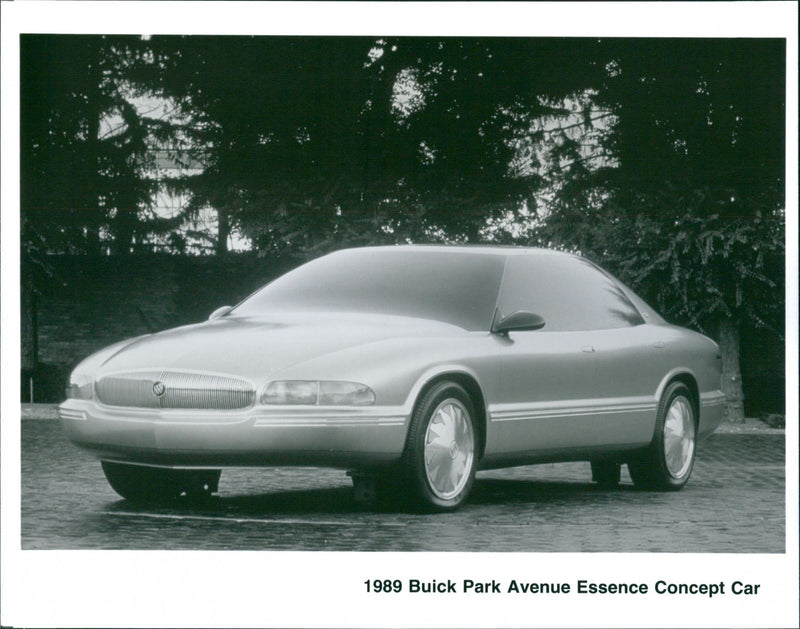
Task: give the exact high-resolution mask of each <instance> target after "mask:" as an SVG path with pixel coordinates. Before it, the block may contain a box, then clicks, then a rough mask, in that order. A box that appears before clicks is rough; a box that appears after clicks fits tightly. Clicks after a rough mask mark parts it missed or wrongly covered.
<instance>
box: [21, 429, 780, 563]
mask: <svg viewBox="0 0 800 629" xmlns="http://www.w3.org/2000/svg"><path fill="white" fill-rule="evenodd" d="M784 450H785V438H784V436H783V434H782V433H781V432H779V431H745V432H739V433H735V434H715V435H713V436H712V437H711V438H710V439H709V440H708V441H706V442H705V443H703V444H701V446H700V447H699V449H698V460H697V464H696V465H695V469H694V473H693V475H692V478H691V480H690V481H689V484H688V485H687V486H686V487H685V488H684V489H683V490H682V491H680V492H677V493H649V492H642V491H637V490H635V489H634V488H633V486H632V485H631V483H630V478H629V477H628V475H627V471H626V470H625V469H624V468H623V483H622V485H621V486H620V487H619V488H618V489H613V490H603V489H599V488H597V487H595V486H594V485H593V484H592V483H591V482H589V480H590V471H589V465H588V463H559V464H549V465H539V466H527V467H518V468H512V469H508V470H496V471H491V472H482V473H479V475H478V480H477V482H476V484H475V488H474V492H473V495H472V497H471V499H470V501H469V502H468V504H466V505H465V506H464V508H462V509H461V510H460V511H458V512H456V513H453V514H447V515H419V514H411V513H405V512H402V511H400V510H398V509H395V508H392V507H381V508H378V509H365V508H363V507H359V506H357V505H356V504H354V503H353V501H352V497H351V485H350V480H349V479H348V478H347V477H346V476H345V474H344V472H342V471H340V470H327V469H318V468H270V469H262V470H226V471H224V472H223V474H222V480H221V482H220V488H219V497H218V498H214V499H213V500H212V501H210V502H209V503H208V504H205V505H203V506H190V505H185V506H180V505H178V506H175V507H169V508H164V507H157V508H142V507H137V506H134V505H132V504H130V503H128V502H126V501H124V500H122V499H120V498H119V497H118V496H117V495H116V494H115V493H114V492H113V491H112V490H111V489H110V487H108V485H107V484H106V482H105V479H104V477H103V474H102V471H101V469H100V465H99V463H98V462H97V461H94V460H92V459H91V457H89V456H88V455H86V454H85V453H83V452H81V451H80V450H78V449H77V448H75V447H74V446H72V445H71V444H70V443H68V442H67V440H66V439H65V437H64V435H63V432H62V430H61V426H60V425H59V423H58V422H57V421H55V420H52V419H45V420H40V421H33V420H26V421H23V422H22V509H21V515H22V547H23V548H24V549H44V548H47V549H72V548H97V549H123V548H125V549H217V550H227V549H251V550H259V549H263V550H362V551H380V550H392V551H416V550H418V551H440V550H457V551H537V552H547V551H603V552H643V551H655V552H662V551H663V552H726V553H744V552H751V553H752V552H759V553H779V552H783V551H784V545H785V466H784Z"/></svg>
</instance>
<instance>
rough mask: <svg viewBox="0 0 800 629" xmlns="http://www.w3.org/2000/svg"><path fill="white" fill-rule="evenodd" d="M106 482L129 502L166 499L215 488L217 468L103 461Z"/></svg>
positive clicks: (201, 493) (202, 493) (196, 496)
mask: <svg viewBox="0 0 800 629" xmlns="http://www.w3.org/2000/svg"><path fill="white" fill-rule="evenodd" d="M102 466H103V473H104V474H105V475H106V479H107V480H108V484H109V485H111V487H112V488H113V489H114V491H116V492H117V493H118V494H119V495H120V496H122V497H123V498H125V499H127V500H130V501H131V502H169V501H173V500H177V499H178V498H180V497H181V496H185V497H188V498H190V499H199V498H203V497H208V496H210V495H211V494H212V493H214V492H215V491H217V489H218V487H219V477H220V475H221V473H222V472H221V470H175V469H170V468H162V467H148V466H144V465H130V464H127V463H112V462H111V461H103V462H102Z"/></svg>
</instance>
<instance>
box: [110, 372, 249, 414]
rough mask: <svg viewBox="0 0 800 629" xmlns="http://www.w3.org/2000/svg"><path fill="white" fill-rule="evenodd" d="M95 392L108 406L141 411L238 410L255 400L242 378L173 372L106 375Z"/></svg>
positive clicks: (246, 382) (247, 384) (247, 383)
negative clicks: (156, 409) (162, 409)
mask: <svg viewBox="0 0 800 629" xmlns="http://www.w3.org/2000/svg"><path fill="white" fill-rule="evenodd" d="M95 391H96V394H97V399H98V400H99V401H100V402H102V403H103V404H106V405H108V406H133V407H138V408H184V409H192V408H194V409H212V410H235V409H238V408H247V407H248V406H252V404H253V402H254V401H255V390H254V389H253V385H252V384H251V383H250V382H248V381H247V380H243V379H242V378H235V377H232V376H219V375H214V374H204V373H184V372H174V371H150V372H135V373H125V374H114V375H112V376H105V377H103V378H100V379H99V380H98V381H97V382H96V383H95Z"/></svg>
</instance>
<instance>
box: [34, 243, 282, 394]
mask: <svg viewBox="0 0 800 629" xmlns="http://www.w3.org/2000/svg"><path fill="white" fill-rule="evenodd" d="M49 263H50V264H49V266H50V269H51V271H52V277H49V278H47V279H45V280H41V279H40V280H39V281H38V282H37V285H38V289H39V292H40V294H39V296H38V298H37V312H38V342H39V367H38V368H37V369H36V371H35V373H33V374H24V377H23V380H24V381H23V383H22V384H23V400H25V399H26V398H28V397H29V395H30V377H31V375H32V376H33V377H34V388H35V394H34V396H35V399H36V401H58V399H60V396H61V392H62V391H63V386H64V380H65V378H66V377H67V375H68V373H69V371H70V369H71V368H72V367H74V366H75V364H77V363H78V362H79V361H80V360H82V359H83V358H85V357H86V356H88V355H89V354H91V353H93V352H95V351H97V350H99V349H101V348H103V347H106V346H107V345H110V344H111V343H115V342H117V341H120V340H123V339H126V338H129V337H132V336H137V335H139V334H146V333H148V332H155V331H158V330H163V329H166V328H170V327H174V326H177V325H183V324H187V323H194V322H198V321H202V320H204V319H206V318H207V317H208V315H209V314H211V312H212V311H213V310H214V309H215V308H217V307H219V306H222V305H226V304H228V305H233V304H235V303H236V302H238V301H240V300H241V299H243V298H244V297H246V296H247V295H249V294H250V293H251V292H253V291H254V290H255V289H256V288H258V287H259V286H261V285H263V284H265V283H266V282H267V281H269V280H270V279H272V278H273V277H276V276H277V275H279V274H280V273H282V272H284V271H286V270H287V268H286V267H279V266H278V265H276V264H275V263H271V262H270V261H267V260H264V259H263V258H258V257H256V256H254V255H229V256H226V257H225V258H223V259H220V258H218V257H190V256H185V257H183V256H169V255H159V256H153V255H148V256H116V257H115V256H102V257H98V258H90V257H87V256H58V257H52V258H50V260H49ZM54 397H55V398H56V399H52V398H54Z"/></svg>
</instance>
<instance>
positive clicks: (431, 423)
mask: <svg viewBox="0 0 800 629" xmlns="http://www.w3.org/2000/svg"><path fill="white" fill-rule="evenodd" d="M477 444H478V440H477V430H476V426H475V407H474V404H473V402H472V399H471V398H470V396H469V394H468V393H467V392H466V390H465V389H464V388H463V387H462V386H461V385H459V384H457V383H455V382H440V383H438V384H436V385H434V386H433V387H432V388H430V389H429V390H428V391H427V392H426V393H425V394H424V395H423V396H422V398H421V399H420V401H419V403H418V404H417V407H416V409H415V411H414V414H413V415H412V418H411V426H410V428H409V433H408V441H407V445H406V452H405V455H404V459H403V460H404V466H405V471H406V476H407V478H408V479H409V483H410V487H409V489H410V490H411V493H412V497H413V499H414V501H415V502H416V503H417V505H419V506H421V507H423V508H425V509H429V510H434V511H452V510H454V509H456V508H458V507H459V506H461V504H462V503H463V502H464V501H465V500H466V499H467V496H468V495H469V493H470V491H471V490H472V485H473V483H474V482H475V469H476V466H477V457H478V448H477Z"/></svg>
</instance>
